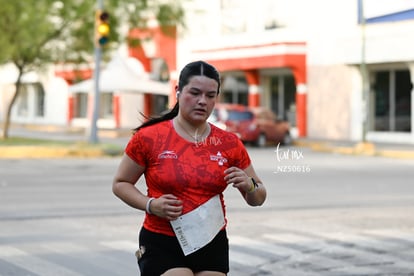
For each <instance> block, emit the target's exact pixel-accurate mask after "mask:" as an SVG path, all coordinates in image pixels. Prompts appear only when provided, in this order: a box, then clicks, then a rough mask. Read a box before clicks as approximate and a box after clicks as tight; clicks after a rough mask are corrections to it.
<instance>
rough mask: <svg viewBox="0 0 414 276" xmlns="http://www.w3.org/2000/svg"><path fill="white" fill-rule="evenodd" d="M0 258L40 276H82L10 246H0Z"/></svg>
mask: <svg viewBox="0 0 414 276" xmlns="http://www.w3.org/2000/svg"><path fill="white" fill-rule="evenodd" d="M0 258H3V259H5V260H6V261H7V262H9V263H12V264H14V265H16V266H18V267H21V268H23V269H25V270H28V271H30V272H33V273H35V274H39V275H42V276H56V275H59V276H82V275H81V274H79V273H77V272H75V271H72V270H69V269H67V268H65V267H62V266H60V265H57V264H54V263H51V262H48V261H46V260H43V259H41V258H38V257H34V256H32V255H30V254H28V253H27V252H25V251H23V250H20V249H18V248H15V247H11V246H1V245H0Z"/></svg>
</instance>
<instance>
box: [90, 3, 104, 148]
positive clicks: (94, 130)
mask: <svg viewBox="0 0 414 276" xmlns="http://www.w3.org/2000/svg"><path fill="white" fill-rule="evenodd" d="M96 6H97V9H98V10H102V9H103V0H96ZM95 24H96V23H95ZM94 28H96V26H94ZM94 45H95V70H94V75H93V78H94V94H93V105H92V106H93V108H92V118H91V126H90V134H89V142H90V143H92V144H97V143H98V142H99V139H98V127H97V122H98V118H99V98H100V89H99V74H100V68H101V58H102V49H101V47H99V45H97V43H96V42H95V40H94Z"/></svg>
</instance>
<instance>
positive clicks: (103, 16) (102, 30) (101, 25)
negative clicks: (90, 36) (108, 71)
mask: <svg viewBox="0 0 414 276" xmlns="http://www.w3.org/2000/svg"><path fill="white" fill-rule="evenodd" d="M109 30H110V28H109V13H108V12H106V11H102V10H98V11H96V14H95V43H96V46H98V47H103V46H105V45H106V44H107V43H108V41H109Z"/></svg>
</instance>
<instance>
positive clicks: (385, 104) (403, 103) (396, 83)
mask: <svg viewBox="0 0 414 276" xmlns="http://www.w3.org/2000/svg"><path fill="white" fill-rule="evenodd" d="M411 89H412V82H411V78H410V71H409V70H390V71H377V72H375V84H374V93H375V96H374V97H373V99H374V103H373V104H372V105H373V107H374V114H375V118H374V130H375V131H396V132H411Z"/></svg>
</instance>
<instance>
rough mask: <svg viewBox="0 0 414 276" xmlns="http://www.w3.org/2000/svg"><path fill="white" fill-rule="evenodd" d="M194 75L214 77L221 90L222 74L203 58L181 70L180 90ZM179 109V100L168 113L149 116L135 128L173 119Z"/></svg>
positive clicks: (218, 90)
mask: <svg viewBox="0 0 414 276" xmlns="http://www.w3.org/2000/svg"><path fill="white" fill-rule="evenodd" d="M193 76H206V77H208V78H211V79H214V80H215V81H217V83H218V87H217V94H218V93H219V92H220V74H219V73H218V71H217V70H216V68H214V66H212V65H210V64H208V63H207V62H204V61H201V60H200V61H194V62H191V63H189V64H187V65H186V66H185V67H184V68H183V69H182V70H181V73H180V77H179V79H178V91H181V89H183V87H184V86H186V85H187V84H188V82H189V81H190V79H191V77H193ZM178 109H179V106H178V102H177V103H176V104H175V105H174V107H173V109H171V110H170V111H169V112H168V113H166V114H164V115H162V116H160V117H154V118H149V119H148V121H146V122H144V123H143V124H142V125H140V126H139V127H137V128H135V129H134V131H135V132H137V131H138V130H140V129H141V128H143V127H147V126H151V125H154V124H156V123H160V122H163V121H168V120H171V119H173V118H174V117H176V116H177V114H178Z"/></svg>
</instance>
